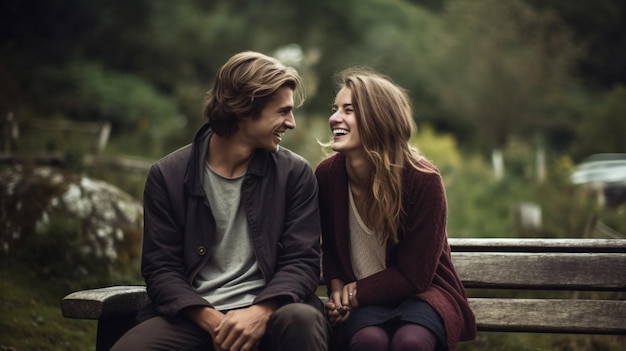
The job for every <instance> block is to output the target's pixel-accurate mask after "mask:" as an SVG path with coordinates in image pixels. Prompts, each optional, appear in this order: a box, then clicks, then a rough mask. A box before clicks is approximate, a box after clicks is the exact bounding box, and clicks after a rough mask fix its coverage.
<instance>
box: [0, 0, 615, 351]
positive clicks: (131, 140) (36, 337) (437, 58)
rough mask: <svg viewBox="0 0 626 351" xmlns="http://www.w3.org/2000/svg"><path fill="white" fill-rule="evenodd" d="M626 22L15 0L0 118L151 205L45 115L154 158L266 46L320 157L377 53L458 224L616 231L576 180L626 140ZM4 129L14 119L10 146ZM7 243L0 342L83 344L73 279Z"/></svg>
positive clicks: (382, 7)
mask: <svg viewBox="0 0 626 351" xmlns="http://www.w3.org/2000/svg"><path fill="white" fill-rule="evenodd" d="M625 26H626V3H625V2H623V1H620V0H598V1H593V2H592V1H568V0H542V1H538V0H507V1H497V0H473V1H468V0H441V1H434V0H344V1H333V0H318V1H287V0H229V1H227V0H214V1H202V0H178V1H162V0H156V1H154V0H133V1H130V2H129V1H122V0H92V1H81V0H56V1H43V0H7V1H3V2H2V3H1V4H0V116H2V118H3V119H4V118H5V116H8V115H9V113H12V114H13V115H14V116H15V117H16V118H17V119H18V122H19V124H20V126H21V127H22V128H21V134H20V138H19V141H18V143H17V144H16V145H15V147H14V150H13V151H16V152H18V153H20V154H28V153H39V152H42V151H46V152H57V153H60V154H61V155H62V157H63V158H64V161H65V165H66V166H67V167H69V168H71V169H73V170H75V171H78V172H84V173H87V174H89V175H91V176H94V177H97V178H101V179H105V180H107V181H109V182H111V183H113V184H115V185H117V186H119V187H121V188H122V189H124V190H125V191H127V192H128V193H130V194H131V195H133V196H135V197H136V198H137V199H138V200H139V201H140V200H141V197H142V191H143V190H142V189H143V181H144V177H145V172H144V171H141V170H139V171H132V172H131V171H123V172H122V171H119V170H117V169H114V168H111V167H107V166H106V165H99V166H94V165H90V164H87V163H85V162H84V157H85V156H89V155H91V154H93V153H94V151H93V144H94V140H93V139H94V136H93V135H91V134H88V133H87V134H85V133H70V134H68V133H66V132H54V131H50V130H47V129H43V130H42V129H41V128H37V126H41V125H43V124H47V123H55V122H59V123H60V122H61V121H67V120H69V121H75V122H95V123H104V122H108V123H111V126H112V132H111V137H110V140H109V143H108V145H107V147H106V149H105V150H104V152H103V156H116V157H126V158H131V159H135V160H139V161H143V162H145V163H150V162H152V161H154V160H156V159H158V158H159V157H162V156H163V155H165V154H166V153H169V152H171V151H173V150H175V149H177V148H178V147H180V146H182V145H184V144H186V143H188V142H189V141H190V140H191V138H192V136H193V134H194V132H195V130H196V129H197V128H198V127H199V126H200V125H201V124H202V123H203V121H202V119H201V117H200V110H201V108H200V106H201V104H202V99H203V97H204V94H205V92H206V90H207V89H208V87H209V85H210V83H211V80H212V77H213V75H214V73H215V71H216V70H217V68H218V67H219V66H220V65H221V64H222V63H223V62H224V61H225V60H226V59H227V58H228V57H230V56H231V55H232V54H234V53H236V52H239V51H243V50H256V51H260V52H264V53H266V54H270V55H275V56H277V57H279V58H281V59H282V60H283V61H285V62H286V63H288V64H291V65H294V66H295V67H296V68H298V70H299V71H300V73H301V74H302V75H303V76H304V79H305V83H306V89H307V92H308V99H307V102H306V103H305V105H304V106H303V107H302V108H301V109H299V110H298V111H297V114H296V118H297V123H298V128H296V130H294V131H292V132H291V133H288V134H287V136H286V138H285V139H284V143H285V146H287V147H288V148H291V149H293V150H294V151H296V152H298V153H300V154H302V155H303V156H304V157H305V158H306V159H307V160H309V162H310V163H311V165H312V166H315V165H316V164H317V163H318V162H319V160H321V158H322V157H323V156H324V154H323V153H322V151H321V149H320V147H319V145H318V144H317V143H316V140H318V139H319V140H324V139H325V138H327V137H328V128H327V118H328V115H329V105H330V102H331V101H332V99H333V96H334V90H335V87H334V86H333V84H332V76H333V74H334V73H335V72H337V71H339V70H341V69H343V68H346V67H349V66H353V65H366V66H371V67H373V68H375V69H377V70H379V71H380V72H382V73H385V74H387V75H389V76H390V77H391V78H393V79H394V80H395V81H396V82H398V83H399V84H400V85H402V86H403V87H405V88H406V89H407V90H408V91H409V93H410V96H411V100H412V102H413V105H414V110H415V116H416V121H417V123H418V125H419V127H420V134H419V135H418V136H417V137H416V138H415V140H414V141H415V143H416V145H418V146H419V147H420V148H421V149H422V150H423V152H424V153H425V154H426V155H427V157H429V158H431V159H432V160H433V161H434V162H435V163H436V164H437V165H438V166H439V168H440V169H441V171H442V174H443V176H444V181H445V182H446V187H447V193H448V201H449V213H450V218H449V235H450V236H455V237H520V236H537V237H583V236H587V237H588V236H592V237H606V236H607V235H620V236H623V235H624V233H626V223H625V222H626V220H625V218H626V216H625V215H624V211H625V210H624V206H620V207H616V208H607V207H605V206H602V205H601V204H599V203H598V201H597V199H596V195H597V193H595V192H593V191H591V190H590V189H588V188H583V187H579V186H573V185H572V184H571V183H570V182H569V177H570V175H571V173H572V171H573V169H574V167H575V165H576V164H577V163H579V162H581V161H582V160H583V159H584V158H585V157H587V156H588V155H591V154H594V153H617V152H621V153H624V152H626V118H624V116H625V115H626V103H624V101H626V99H625V98H626V88H625V85H626V28H625ZM42 121H44V122H45V123H43V122H42ZM29 126H30V127H29ZM8 135H9V131H8V130H6V129H4V125H3V129H2V134H0V138H1V140H2V147H3V150H2V151H4V152H6V151H7V149H8V146H7V145H9V144H10V143H9V140H8V139H9V138H8ZM494 150H497V151H499V152H502V154H503V155H504V159H505V167H506V176H505V177H504V178H502V179H500V178H498V177H496V176H495V175H494V172H493V170H492V164H491V156H492V153H493V151H494ZM541 153H543V154H544V155H545V160H546V162H545V169H546V172H545V176H539V174H540V172H539V171H540V170H539V166H538V163H537V158H538V155H539V154H541ZM3 167H4V166H3ZM520 203H533V204H536V205H538V206H540V208H541V210H542V225H541V227H539V228H524V227H520V226H519V225H517V224H516V223H515V221H514V216H513V213H514V211H515V209H516V208H517V206H518V205H519V204H520ZM70 222H71V221H70ZM597 223H601V224H602V226H596V225H595V224H597ZM607 228H608V229H607ZM601 229H602V230H601ZM68 230H71V228H68ZM63 237H64V236H63V235H61V234H59V235H58V241H55V242H56V243H57V244H58V245H59V246H60V247H64V246H63V245H65V244H66V242H64V241H63ZM0 255H2V256H1V257H0V262H1V263H2V270H1V271H0V275H1V276H0V278H2V279H1V281H2V282H1V283H0V288H1V294H2V298H1V300H2V303H1V304H0V315H2V317H0V330H2V331H0V347H13V348H16V349H18V350H48V349H50V350H56V349H64V350H71V349H76V350H78V349H89V348H90V347H91V345H92V344H93V342H92V341H93V337H94V334H93V333H94V329H93V327H94V324H93V323H91V324H90V323H89V322H85V321H68V320H65V319H63V318H62V317H60V315H59V311H58V301H59V299H60V298H61V297H62V296H64V295H65V294H66V293H68V292H70V291H71V290H69V288H68V286H69V285H68V284H65V283H63V279H64V277H63V276H62V275H61V276H40V275H38V276H33V275H32V274H30V273H29V272H28V271H27V270H25V268H24V265H22V264H21V263H20V262H17V261H15V260H13V259H12V257H8V256H7V255H6V253H5V252H4V251H2V252H0ZM133 272H134V273H133ZM137 272H138V268H137V263H136V262H134V263H131V264H130V265H128V266H126V267H124V268H120V270H119V271H117V272H113V273H112V274H111V275H104V276H101V277H99V279H100V280H99V282H98V284H101V285H109V284H120V283H126V282H140V281H141V279H140V277H138V275H137ZM66 283H67V282H66ZM93 284H94V282H93V281H89V282H87V281H85V282H75V281H74V282H72V285H71V286H72V288H89V287H93ZM44 286H45V288H42V287H44ZM75 322H76V323H75ZM27 340H31V341H27ZM616 340H618V339H616V338H613V337H571V336H536V335H530V336H529V335H518V334H512V335H508V334H497V335H492V334H488V333H485V334H481V338H480V339H479V340H477V341H476V342H475V343H470V344H467V345H464V346H463V347H464V349H476V350H478V349H480V350H498V349H503V348H504V349H507V350H531V349H532V350H557V349H558V350H584V349H607V350H608V349H614V350H617V349H618V347H617V345H618V344H617V341H616ZM621 340H622V341H623V339H621Z"/></svg>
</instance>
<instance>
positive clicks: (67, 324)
mask: <svg viewBox="0 0 626 351" xmlns="http://www.w3.org/2000/svg"><path fill="white" fill-rule="evenodd" d="M2 268H3V269H2V271H1V272H0V282H1V283H0V286H1V288H2V289H1V290H0V301H1V302H0V350H3V351H4V350H15V351H22V350H28V351H46V350H67V351H72V350H81V351H84V350H93V349H95V340H96V325H97V322H96V321H84V320H73V319H67V318H64V317H63V315H62V314H61V308H60V302H61V299H62V298H63V296H64V295H65V294H66V292H63V291H62V289H61V288H59V286H58V282H56V281H55V280H54V279H42V278H41V277H36V276H34V275H33V274H32V273H30V272H29V271H27V270H26V269H24V268H22V267H20V266H18V265H15V264H6V263H3V267H2Z"/></svg>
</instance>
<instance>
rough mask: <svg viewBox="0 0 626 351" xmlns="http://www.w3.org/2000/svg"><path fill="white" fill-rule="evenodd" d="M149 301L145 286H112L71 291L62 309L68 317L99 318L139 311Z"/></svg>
mask: <svg viewBox="0 0 626 351" xmlns="http://www.w3.org/2000/svg"><path fill="white" fill-rule="evenodd" d="M147 302H148V294H147V293H146V287H145V286H134V285H133V286H111V287H106V288H99V289H90V290H82V291H77V292H73V293H71V294H69V295H67V296H65V297H64V298H63V300H62V301H61V311H62V313H63V316H64V317H66V318H76V319H94V320H99V319H104V318H110V317H116V316H122V315H129V314H134V313H137V311H139V309H140V308H142V307H143V306H144V305H145V304H146V303H147Z"/></svg>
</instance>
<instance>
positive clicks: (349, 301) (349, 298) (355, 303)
mask: <svg viewBox="0 0 626 351" xmlns="http://www.w3.org/2000/svg"><path fill="white" fill-rule="evenodd" d="M341 300H342V302H343V305H344V306H349V307H350V309H356V308H358V307H359V300H358V299H357V290H356V282H352V283H348V284H346V285H344V286H343V289H342V293H341Z"/></svg>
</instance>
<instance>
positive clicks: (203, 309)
mask: <svg viewBox="0 0 626 351" xmlns="http://www.w3.org/2000/svg"><path fill="white" fill-rule="evenodd" d="M338 89H339V90H338V93H337V95H336V98H335V102H334V104H333V108H332V111H331V116H330V118H329V128H330V131H331V132H332V141H330V142H329V143H328V144H327V145H326V146H328V147H330V148H332V150H333V151H334V154H333V155H331V156H329V157H328V158H326V159H324V160H323V161H322V162H321V163H320V164H319V165H318V166H317V168H316V170H315V172H313V170H312V168H311V167H310V165H309V164H308V163H307V162H306V161H305V160H304V159H303V158H302V157H300V156H298V155H296V154H294V153H293V152H291V151H289V150H287V149H284V148H281V147H280V142H281V139H282V137H283V135H284V134H285V132H286V131H287V130H289V129H293V128H295V127H296V121H295V118H294V110H295V108H296V107H298V106H299V104H301V103H302V102H303V99H304V94H303V87H302V82H301V78H300V76H299V75H298V73H297V72H296V70H294V69H293V68H290V67H286V66H284V65H282V64H281V63H280V62H278V61H277V60H276V59H274V58H271V57H268V56H266V55H263V54H260V53H256V52H243V53H239V54H237V55H235V56H233V57H231V58H230V59H229V60H228V61H227V62H226V63H225V64H224V65H223V66H222V67H221V68H220V69H219V71H218V72H217V76H216V78H215V80H214V83H213V86H212V88H211V89H210V90H209V92H208V94H207V97H206V101H205V105H204V116H205V117H206V119H207V123H206V124H205V125H204V126H203V127H202V128H200V130H199V131H198V132H197V134H196V136H195V139H194V141H193V143H192V144H191V145H188V146H186V147H183V148H181V149H179V150H177V151H175V152H174V153H172V154H170V155H168V156H166V157H164V158H163V159H161V160H159V161H158V162H157V163H156V164H154V165H153V166H152V168H151V170H150V172H149V175H148V178H147V181H146V186H145V192H144V242H143V254H142V275H143V277H144V279H145V281H146V285H147V291H148V295H149V297H150V300H151V302H150V304H149V305H148V306H146V307H145V308H144V309H143V310H142V311H141V312H140V314H139V315H138V324H137V325H136V326H135V327H134V328H132V329H131V330H130V331H128V332H127V333H126V334H125V335H123V336H122V338H121V339H120V340H119V341H118V342H117V343H116V344H115V346H114V347H113V350H117V351H119V350H216V351H222V350H232V351H234V350H243V351H247V350H258V351H265V350H268V351H269V350H283V351H307V350H327V349H335V350H368V351H373V350H454V348H455V347H456V345H457V343H458V342H459V341H461V340H468V339H472V338H473V337H474V336H475V332H476V326H475V321H474V316H473V314H472V311H471V310H470V307H469V306H468V304H467V299H466V295H465V291H464V289H463V286H462V285H461V282H460V280H459V278H458V276H457V274H456V272H455V270H454V266H453V265H452V261H451V259H450V248H449V246H448V243H447V234H446V216H447V207H446V198H445V190H444V186H443V183H442V180H441V177H440V175H439V173H438V171H437V169H436V168H435V167H434V166H433V165H432V164H431V163H429V162H428V161H427V160H426V159H424V158H423V157H422V156H421V155H420V154H419V152H418V151H417V150H416V149H414V148H413V147H411V146H410V145H409V139H410V137H411V136H412V135H413V133H414V132H415V125H414V122H413V116H412V110H411V107H410V104H409V99H408V97H407V94H406V92H405V91H404V90H403V89H401V88H400V87H398V86H397V85H395V84H394V83H393V82H392V81H391V80H389V79H388V78H386V77H383V76H381V75H378V74H376V73H374V72H371V71H345V72H343V74H342V75H341V76H340V81H339V84H338ZM320 235H321V237H322V240H321V241H322V247H323V250H321V248H320ZM321 251H323V257H322V262H323V270H324V272H323V273H324V278H325V280H326V283H327V286H328V292H329V299H328V301H327V302H326V304H323V303H322V301H321V300H320V299H319V298H318V297H317V296H316V295H315V290H316V288H317V285H318V280H319V276H320V255H321Z"/></svg>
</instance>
